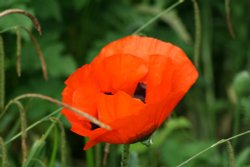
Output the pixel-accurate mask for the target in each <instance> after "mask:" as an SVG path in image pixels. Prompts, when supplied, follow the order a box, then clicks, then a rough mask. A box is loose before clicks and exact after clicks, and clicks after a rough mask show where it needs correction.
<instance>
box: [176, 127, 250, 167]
mask: <svg viewBox="0 0 250 167" xmlns="http://www.w3.org/2000/svg"><path fill="white" fill-rule="evenodd" d="M247 134H250V130H248V131H245V132H243V133H240V134H238V135H235V136H232V137H229V138H227V139H221V140H219V141H218V142H216V143H214V144H212V145H211V146H209V147H207V148H205V149H204V150H202V151H200V152H199V153H197V154H195V155H194V156H192V157H190V158H189V159H187V160H185V161H184V162H182V163H180V164H179V165H177V166H176V167H181V166H184V165H186V164H187V163H189V162H190V161H192V160H193V159H195V158H196V157H198V156H200V155H201V154H203V153H205V152H207V151H208V150H210V149H212V148H214V147H217V146H218V145H220V144H223V143H226V142H228V141H230V140H233V139H236V138H239V137H242V136H244V135H247Z"/></svg>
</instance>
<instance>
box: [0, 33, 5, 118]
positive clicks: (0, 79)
mask: <svg viewBox="0 0 250 167" xmlns="http://www.w3.org/2000/svg"><path fill="white" fill-rule="evenodd" d="M4 85H5V76H4V46H3V38H2V36H0V113H1V112H3V109H4V96H5V90H4V87H5V86H4Z"/></svg>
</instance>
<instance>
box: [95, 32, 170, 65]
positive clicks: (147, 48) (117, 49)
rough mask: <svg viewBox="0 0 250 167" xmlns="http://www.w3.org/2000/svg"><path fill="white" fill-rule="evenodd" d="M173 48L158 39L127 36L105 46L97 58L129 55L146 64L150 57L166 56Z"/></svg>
mask: <svg viewBox="0 0 250 167" xmlns="http://www.w3.org/2000/svg"><path fill="white" fill-rule="evenodd" d="M174 47H175V46H174V45H172V44H170V43H166V42H162V41H160V40H158V39H154V38H150V37H141V36H128V37H124V38H122V39H119V40H117V41H114V42H111V43H110V44H108V45H106V46H105V47H104V48H103V49H102V50H101V52H100V54H99V55H98V56H100V57H109V56H112V55H116V54H117V53H119V54H130V55H134V56H137V57H140V58H142V59H143V60H145V61H146V62H148V60H149V57H150V55H163V56H168V53H169V52H170V51H171V49H172V48H174Z"/></svg>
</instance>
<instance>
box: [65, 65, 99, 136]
mask: <svg viewBox="0 0 250 167" xmlns="http://www.w3.org/2000/svg"><path fill="white" fill-rule="evenodd" d="M90 68H91V67H90V65H85V66H83V67H81V68H79V69H78V70H76V71H75V72H74V73H73V74H72V75H71V76H70V77H69V78H68V79H67V80H66V82H65V83H66V87H65V89H64V90H63V93H62V97H63V98H62V101H63V102H64V103H67V104H69V105H71V106H73V107H75V108H77V109H79V110H81V111H83V112H86V113H88V114H90V115H92V116H94V117H96V115H97V110H96V95H97V94H98V93H99V88H98V86H97V84H95V82H94V81H93V79H92V77H91V73H90ZM62 114H64V115H65V116H66V118H67V119H68V121H69V122H70V123H71V126H72V130H74V131H77V130H76V129H83V128H85V129H90V128H91V126H90V122H89V120H87V119H86V118H83V117H82V116H80V115H78V114H76V113H75V112H73V111H71V110H69V109H66V108H63V110H62ZM78 131H79V130H78ZM81 131H82V132H83V130H81ZM78 134H79V133H78ZM81 135H83V134H81ZM86 135H87V134H86Z"/></svg>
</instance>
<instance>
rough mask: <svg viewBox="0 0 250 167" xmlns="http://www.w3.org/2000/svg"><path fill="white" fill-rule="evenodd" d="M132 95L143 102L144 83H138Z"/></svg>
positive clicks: (144, 94)
mask: <svg viewBox="0 0 250 167" xmlns="http://www.w3.org/2000/svg"><path fill="white" fill-rule="evenodd" d="M134 97H135V98H137V99H140V100H141V101H142V102H145V97H146V85H145V84H144V83H138V84H137V86H136V89H135V93H134Z"/></svg>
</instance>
